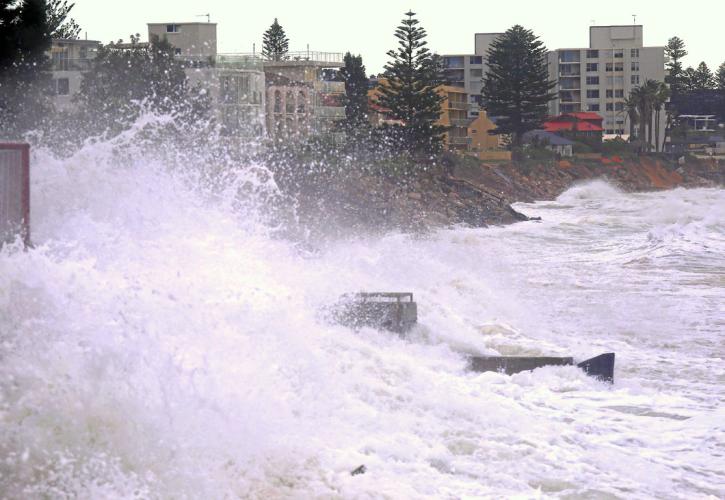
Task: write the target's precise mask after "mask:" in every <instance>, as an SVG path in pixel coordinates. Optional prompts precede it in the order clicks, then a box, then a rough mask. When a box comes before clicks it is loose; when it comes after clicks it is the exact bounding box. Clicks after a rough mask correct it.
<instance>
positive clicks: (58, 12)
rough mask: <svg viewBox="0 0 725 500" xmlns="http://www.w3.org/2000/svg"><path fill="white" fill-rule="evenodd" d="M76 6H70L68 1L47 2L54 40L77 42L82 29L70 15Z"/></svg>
mask: <svg viewBox="0 0 725 500" xmlns="http://www.w3.org/2000/svg"><path fill="white" fill-rule="evenodd" d="M74 6H75V4H73V3H72V4H70V5H68V0H49V1H48V2H47V5H46V8H47V16H48V27H49V28H50V33H51V36H52V37H53V38H62V39H65V40H77V39H78V36H79V35H80V34H81V27H80V26H78V23H76V21H75V19H72V18H69V17H68V14H70V11H71V10H73V7H74Z"/></svg>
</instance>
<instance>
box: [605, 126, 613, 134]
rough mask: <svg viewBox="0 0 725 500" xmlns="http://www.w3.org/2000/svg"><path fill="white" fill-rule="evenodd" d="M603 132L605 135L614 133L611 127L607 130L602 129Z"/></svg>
mask: <svg viewBox="0 0 725 500" xmlns="http://www.w3.org/2000/svg"><path fill="white" fill-rule="evenodd" d="M604 133H605V134H607V135H613V134H614V129H613V128H608V129H607V130H605V131H604Z"/></svg>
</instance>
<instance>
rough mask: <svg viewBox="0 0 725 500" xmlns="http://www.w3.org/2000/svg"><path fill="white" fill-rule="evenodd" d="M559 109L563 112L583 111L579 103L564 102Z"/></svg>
mask: <svg viewBox="0 0 725 500" xmlns="http://www.w3.org/2000/svg"><path fill="white" fill-rule="evenodd" d="M559 111H560V112H561V113H576V112H577V111H581V108H580V107H579V104H562V105H561V106H559Z"/></svg>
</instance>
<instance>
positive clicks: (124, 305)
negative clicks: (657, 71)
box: [0, 146, 725, 499]
mask: <svg viewBox="0 0 725 500" xmlns="http://www.w3.org/2000/svg"><path fill="white" fill-rule="evenodd" d="M112 160H113V155H112V154H111V153H109V152H108V151H107V150H105V149H103V148H102V147H100V146H87V147H86V148H85V149H84V150H83V151H81V152H79V153H78V154H76V155H75V156H73V157H72V158H69V159H66V160H62V161H61V160H55V159H52V158H51V157H50V156H48V155H45V154H43V153H42V152H37V153H36V156H35V158H34V162H33V163H34V170H33V175H32V200H33V207H32V220H33V240H34V243H35V247H34V248H33V249H31V250H29V251H21V250H20V249H19V248H18V247H17V246H15V247H13V246H9V247H5V248H4V249H3V250H2V251H1V252H0V497H2V498H12V499H15V498H18V499H20V498H22V499H25V498H31V499H32V498H54V499H55V498H205V499H206V498H264V499H267V498H301V499H309V498H391V499H400V498H489V497H495V498H500V497H511V496H517V497H521V498H540V497H543V498H548V497H553V498H687V499H691V498H723V497H725V361H724V360H723V358H725V309H724V307H725V306H724V304H725V191H723V190H717V189H694V190H684V189H678V190H674V191H668V192H658V193H647V194H625V193H622V192H620V191H618V190H616V189H615V188H613V187H611V186H609V185H608V184H606V183H604V182H601V181H596V182H592V183H589V184H585V185H580V186H575V187H573V188H572V189H570V190H569V191H567V192H566V193H564V194H562V195H561V196H560V197H559V198H558V199H557V200H555V201H549V202H540V203H534V204H521V205H518V206H517V209H519V210H521V211H523V212H525V213H527V214H529V215H537V216H541V217H542V218H543V221H542V222H539V223H536V222H527V223H520V224H515V225H512V226H507V227H497V228H486V229H472V228H463V227H461V228H451V229H444V230H439V231H436V232H433V233H431V234H428V235H425V236H412V235H405V234H398V233H390V234H387V235H385V236H378V237H363V236H361V237H360V238H359V239H355V240H352V239H347V240H344V241H328V242H325V243H319V245H317V248H316V250H315V251H310V249H309V248H310V245H305V246H300V245H298V244H297V243H295V242H291V241H287V240H285V239H284V238H281V237H279V236H276V232H275V227H274V224H275V223H274V222H271V221H270V219H269V218H268V217H267V216H266V205H267V204H268V203H269V200H270V199H271V198H274V190H275V186H274V182H273V179H270V178H269V177H267V176H264V175H260V172H263V171H264V169H263V167H260V166H257V167H254V168H239V169H238V170H233V171H230V172H227V174H226V175H227V177H226V182H225V183H224V185H225V186H227V188H226V189H223V190H219V189H210V188H207V187H205V183H204V182H202V180H201V178H200V177H198V176H195V175H193V173H190V172H189V169H180V168H171V167H170V166H169V165H167V164H164V163H163V162H156V161H154V160H152V159H149V158H142V159H139V160H137V161H135V162H128V163H125V164H123V165H120V166H119V164H118V163H117V162H115V161H112ZM270 193H271V194H270ZM360 290H365V291H411V292H413V293H414V294H415V299H416V301H417V302H418V308H419V325H418V326H417V327H416V329H415V330H414V331H413V332H412V333H411V334H410V335H409V336H408V338H405V339H403V338H400V337H398V336H396V335H392V334H389V333H385V332H379V331H375V330H372V329H363V330H361V331H359V332H354V331H352V330H350V329H348V328H345V327H343V326H339V325H333V324H329V323H328V322H327V321H326V320H325V315H324V314H323V312H322V311H323V310H324V307H325V306H326V305H328V304H330V303H331V302H333V301H334V300H336V298H337V297H338V296H339V295H340V294H342V293H345V292H350V291H360ZM608 351H613V352H616V354H617V364H616V369H615V383H614V384H613V385H610V384H607V383H603V382H599V381H597V380H594V379H592V378H589V377H587V376H586V375H585V374H584V373H583V372H582V371H580V370H578V369H577V368H575V367H546V368H541V369H538V370H535V371H533V372H527V373H521V374H517V375H514V376H506V375H502V374H497V373H484V374H477V373H471V372H469V371H467V370H466V366H467V363H466V356H468V355H471V354H486V353H488V354H494V353H500V354H548V355H572V356H574V357H575V359H585V358H588V357H591V356H594V355H597V354H599V353H602V352H608ZM363 464H364V465H365V467H366V469H367V471H366V473H365V474H361V475H355V476H352V475H351V474H350V471H352V470H353V469H355V468H357V467H358V466H360V465H363Z"/></svg>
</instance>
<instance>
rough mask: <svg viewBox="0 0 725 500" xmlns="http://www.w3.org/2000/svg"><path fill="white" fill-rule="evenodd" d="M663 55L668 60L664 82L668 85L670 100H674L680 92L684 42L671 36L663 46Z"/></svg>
mask: <svg viewBox="0 0 725 500" xmlns="http://www.w3.org/2000/svg"><path fill="white" fill-rule="evenodd" d="M665 55H666V56H667V57H668V58H669V61H668V62H667V65H666V68H667V71H668V73H669V74H668V75H667V77H665V82H666V83H669V85H670V89H671V91H672V99H673V100H675V99H676V97H677V95H678V93H679V92H680V91H681V90H682V78H683V74H682V73H683V68H682V61H681V60H682V58H683V57H685V56H686V55H687V50H685V42H684V41H683V40H682V39H681V38H679V37H676V36H673V37H672V38H670V39H669V41H668V42H667V45H666V46H665Z"/></svg>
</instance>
